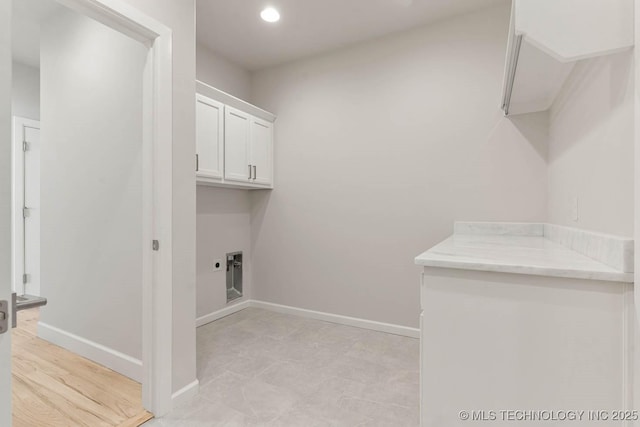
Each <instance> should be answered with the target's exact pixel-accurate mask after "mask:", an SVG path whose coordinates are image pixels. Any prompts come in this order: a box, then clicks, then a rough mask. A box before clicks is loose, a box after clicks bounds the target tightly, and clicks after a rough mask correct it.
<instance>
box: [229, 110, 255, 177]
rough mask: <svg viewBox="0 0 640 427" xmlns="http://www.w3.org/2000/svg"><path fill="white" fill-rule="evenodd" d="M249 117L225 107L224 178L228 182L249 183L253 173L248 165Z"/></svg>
mask: <svg viewBox="0 0 640 427" xmlns="http://www.w3.org/2000/svg"><path fill="white" fill-rule="evenodd" d="M250 123H251V116H250V115H249V114H246V113H243V112H242V111H240V110H236V109H235V108H232V107H229V106H227V107H225V112H224V125H225V127H224V145H225V168H224V178H225V179H226V180H228V181H240V182H250V181H251V175H252V173H253V171H252V170H250V163H249V133H250V131H251V127H250Z"/></svg>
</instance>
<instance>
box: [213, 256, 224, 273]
mask: <svg viewBox="0 0 640 427" xmlns="http://www.w3.org/2000/svg"><path fill="white" fill-rule="evenodd" d="M222 266H223V264H222V260H221V259H214V260H213V271H222Z"/></svg>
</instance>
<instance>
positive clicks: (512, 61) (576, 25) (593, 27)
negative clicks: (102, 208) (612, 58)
mask: <svg viewBox="0 0 640 427" xmlns="http://www.w3.org/2000/svg"><path fill="white" fill-rule="evenodd" d="M633 7H634V6H633V0H513V5H512V10H511V25H510V28H509V42H508V45H507V59H506V65H505V73H504V84H503V90H502V110H503V111H504V114H505V115H506V116H509V115H516V114H524V113H533V112H538V111H545V110H547V109H549V108H550V107H551V105H552V104H553V102H554V100H555V99H556V96H557V94H558V92H559V91H560V89H561V88H562V86H563V84H564V82H565V80H566V79H567V77H568V76H569V74H570V73H571V71H572V70H573V67H574V65H575V63H576V62H577V61H580V60H583V59H588V58H594V57H598V56H603V55H610V54H613V53H617V52H621V51H624V50H626V49H630V48H631V47H633V44H634V23H633V16H634V8H633Z"/></svg>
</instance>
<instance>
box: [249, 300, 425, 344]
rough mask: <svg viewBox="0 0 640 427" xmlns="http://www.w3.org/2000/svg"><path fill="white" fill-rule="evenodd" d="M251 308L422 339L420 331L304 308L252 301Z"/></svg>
mask: <svg viewBox="0 0 640 427" xmlns="http://www.w3.org/2000/svg"><path fill="white" fill-rule="evenodd" d="M251 307H255V308H262V309H264V310H271V311H276V312H278V313H285V314H293V315H296V316H301V317H307V318H309V319H316V320H323V321H325V322H331V323H338V324H340V325H346V326H353V327H356V328H362V329H371V330H373V331H379V332H386V333H388V334H394V335H402V336H405V337H410V338H420V329H418V328H409V327H408V326H400V325H393V324H391V323H382V322H376V321H374V320H366V319H359V318H357V317H348V316H341V315H339V314H331V313H324V312H322V311H313V310H305V309H303V308H296V307H290V306H287V305H280V304H273V303H270V302H264V301H256V300H251Z"/></svg>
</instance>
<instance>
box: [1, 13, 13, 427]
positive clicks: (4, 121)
mask: <svg viewBox="0 0 640 427" xmlns="http://www.w3.org/2000/svg"><path fill="white" fill-rule="evenodd" d="M11 3H12V2H11V1H0V301H8V302H9V304H11V287H12V286H11V283H12V281H11V206H12V204H11V187H12V185H11V145H12V144H11ZM7 311H9V312H10V311H11V310H10V309H9V310H7ZM0 312H1V313H3V314H0V318H2V317H5V316H4V314H7V315H9V316H10V313H7V312H6V311H3V310H0ZM7 320H9V324H10V321H11V319H7ZM0 322H1V321H0ZM10 425H11V333H10V332H5V333H2V334H0V426H10Z"/></svg>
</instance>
